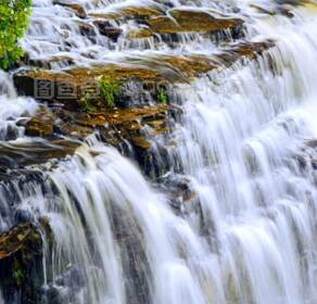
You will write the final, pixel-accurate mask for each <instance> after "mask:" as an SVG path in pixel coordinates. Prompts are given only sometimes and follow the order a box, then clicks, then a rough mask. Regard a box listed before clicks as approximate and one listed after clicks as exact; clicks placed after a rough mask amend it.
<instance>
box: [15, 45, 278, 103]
mask: <svg viewBox="0 0 317 304" xmlns="http://www.w3.org/2000/svg"><path fill="white" fill-rule="evenodd" d="M273 46H274V42H273V41H268V40H266V41H263V42H244V43H239V44H235V45H233V46H231V47H230V48H227V49H225V50H223V51H222V52H220V53H219V54H215V55H210V56H207V55H187V56H179V55H149V56H147V57H145V56H144V57H143V58H142V59H141V58H134V57H127V56H125V57H123V58H122V60H121V62H120V63H111V64H110V63H109V64H105V65H98V66H91V67H89V68H81V67H77V68H68V69H64V70H62V71H59V72H57V71H50V70H44V69H24V70H19V71H18V72H17V73H15V74H14V76H13V80H14V84H15V87H16V88H17V91H18V92H19V93H20V94H23V95H27V96H33V97H35V98H37V99H39V100H45V101H48V102H56V101H60V102H63V103H64V105H67V108H69V109H70V108H73V109H78V101H79V100H80V99H81V98H83V97H84V96H85V93H86V89H87V87H89V88H90V89H91V88H95V91H97V90H98V81H99V79H100V78H101V77H102V76H103V75H107V77H109V78H110V79H112V80H113V81H117V82H121V83H124V82H127V81H130V80H137V81H139V80H140V81H142V82H144V83H152V84H153V83H160V84H161V85H162V84H164V83H165V84H166V83H169V82H172V83H177V82H185V83H186V82H188V81H190V80H191V79H192V78H194V77H198V76H200V75H201V74H203V73H207V72H209V71H212V70H214V69H222V68H226V67H230V66H231V65H232V64H234V63H235V62H237V61H238V60H243V59H256V58H257V56H259V55H261V54H262V53H263V52H264V51H265V50H267V49H269V48H271V47H273Z"/></svg>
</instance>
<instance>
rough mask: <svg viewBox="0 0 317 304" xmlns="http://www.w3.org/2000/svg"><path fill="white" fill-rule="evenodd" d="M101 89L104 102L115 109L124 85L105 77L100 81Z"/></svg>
mask: <svg viewBox="0 0 317 304" xmlns="http://www.w3.org/2000/svg"><path fill="white" fill-rule="evenodd" d="M99 89H100V95H101V98H102V100H103V101H104V102H105V103H106V105H107V106H108V107H110V108H112V107H114V106H115V104H116V102H117V101H118V98H119V96H120V93H121V89H122V84H121V83H120V82H118V81H116V80H112V79H111V78H110V77H107V76H103V77H102V78H101V79H100V80H99Z"/></svg>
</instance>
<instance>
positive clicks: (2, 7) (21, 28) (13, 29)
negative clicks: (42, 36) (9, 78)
mask: <svg viewBox="0 0 317 304" xmlns="http://www.w3.org/2000/svg"><path fill="white" fill-rule="evenodd" d="M31 4H32V0H2V1H1V3H0V68H1V69H4V70H7V69H8V68H10V66H12V64H14V63H15V62H16V61H18V60H19V59H20V58H21V57H22V56H23V50H22V48H21V47H20V46H19V39H21V38H22V37H23V35H24V34H25V31H26V30H27V27H28V24H29V16H30V13H31Z"/></svg>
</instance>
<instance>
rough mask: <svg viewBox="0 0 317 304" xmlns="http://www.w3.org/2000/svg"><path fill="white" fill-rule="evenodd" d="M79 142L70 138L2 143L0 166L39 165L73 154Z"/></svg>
mask: <svg viewBox="0 0 317 304" xmlns="http://www.w3.org/2000/svg"><path fill="white" fill-rule="evenodd" d="M79 145H80V143H79V142H75V141H70V140H58V139H56V140H51V141H45V140H43V139H42V140H39V141H32V142H31V141H26V142H22V141H21V142H13V143H10V144H9V143H1V144H0V168H1V169H18V168H24V167H26V166H31V165H39V164H43V163H46V162H48V161H55V160H58V159H62V158H65V157H66V156H68V155H72V154H73V153H74V152H75V150H76V148H77V147H78V146H79Z"/></svg>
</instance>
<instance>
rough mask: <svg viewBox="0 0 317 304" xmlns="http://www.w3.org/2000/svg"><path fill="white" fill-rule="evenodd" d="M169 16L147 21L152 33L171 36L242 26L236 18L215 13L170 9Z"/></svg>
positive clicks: (240, 21) (241, 22)
mask: <svg viewBox="0 0 317 304" xmlns="http://www.w3.org/2000/svg"><path fill="white" fill-rule="evenodd" d="M168 15H169V16H170V17H169V16H158V17H153V18H150V19H149V20H148V24H149V26H150V28H151V30H152V31H153V32H156V33H160V34H167V33H168V34H171V33H179V32H214V31H220V30H225V29H231V28H237V27H240V26H242V24H243V21H242V20H241V19H238V18H233V17H229V16H225V15H222V14H220V13H217V12H212V11H203V10H198V9H195V10H191V9H187V8H183V9H176V8H175V9H171V10H169V12H168Z"/></svg>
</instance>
